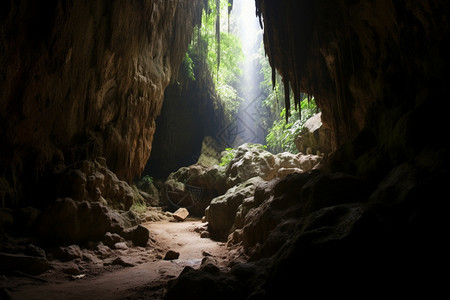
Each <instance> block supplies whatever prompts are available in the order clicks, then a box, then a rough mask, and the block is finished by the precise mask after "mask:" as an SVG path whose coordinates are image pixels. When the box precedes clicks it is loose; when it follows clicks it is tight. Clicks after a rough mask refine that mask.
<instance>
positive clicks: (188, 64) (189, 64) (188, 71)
mask: <svg viewBox="0 0 450 300" xmlns="http://www.w3.org/2000/svg"><path fill="white" fill-rule="evenodd" d="M181 70H182V72H183V73H184V74H185V75H186V77H187V78H189V79H191V80H192V81H194V80H195V73H194V61H193V60H192V58H191V56H190V55H189V52H186V56H185V57H184V60H183V63H182V64H181Z"/></svg>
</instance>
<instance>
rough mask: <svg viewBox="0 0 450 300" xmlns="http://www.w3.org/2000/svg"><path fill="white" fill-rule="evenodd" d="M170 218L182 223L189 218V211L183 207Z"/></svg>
mask: <svg viewBox="0 0 450 300" xmlns="http://www.w3.org/2000/svg"><path fill="white" fill-rule="evenodd" d="M172 216H173V218H174V219H175V220H177V221H181V222H182V221H184V220H186V218H187V217H188V216H189V211H188V210H187V209H186V208H184V207H180V208H179V209H177V210H176V211H175V212H174V213H173V214H172Z"/></svg>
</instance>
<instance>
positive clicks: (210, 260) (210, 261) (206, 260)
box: [200, 256, 217, 268]
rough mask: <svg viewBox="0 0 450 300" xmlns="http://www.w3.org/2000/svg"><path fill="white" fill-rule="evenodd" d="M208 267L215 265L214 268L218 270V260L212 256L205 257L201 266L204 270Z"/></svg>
mask: <svg viewBox="0 0 450 300" xmlns="http://www.w3.org/2000/svg"><path fill="white" fill-rule="evenodd" d="M207 265H213V266H216V268H217V261H216V259H215V258H214V257H212V256H205V257H203V259H202V262H201V264H200V267H201V268H203V267H205V266H207Z"/></svg>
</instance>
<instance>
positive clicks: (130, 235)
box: [122, 225, 150, 247]
mask: <svg viewBox="0 0 450 300" xmlns="http://www.w3.org/2000/svg"><path fill="white" fill-rule="evenodd" d="M122 236H123V237H124V238H125V239H127V240H132V241H133V244H134V245H135V246H140V247H145V246H147V242H148V240H149V238H150V231H149V230H148V229H147V228H146V227H144V226H142V225H137V226H136V227H132V228H128V229H126V230H124V232H123V234H122Z"/></svg>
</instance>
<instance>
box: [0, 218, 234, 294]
mask: <svg viewBox="0 0 450 300" xmlns="http://www.w3.org/2000/svg"><path fill="white" fill-rule="evenodd" d="M143 225H144V226H146V227H147V228H148V229H149V230H150V238H151V244H152V246H151V247H147V248H142V247H137V248H135V247H132V248H129V249H128V250H127V251H123V250H122V251H116V253H118V254H119V256H120V257H121V259H122V261H125V262H127V263H129V264H130V265H133V266H131V267H123V266H120V267H117V266H116V267H115V268H109V269H108V268H105V267H103V268H102V267H101V266H100V267H99V264H98V263H97V264H92V265H87V266H83V270H84V273H85V274H84V275H86V276H84V277H83V278H81V279H76V280H73V277H72V280H71V279H70V278H71V277H69V276H67V275H62V273H61V272H59V271H58V270H60V269H63V268H64V265H67V264H68V263H57V262H55V263H54V268H55V269H54V270H53V271H51V272H47V273H44V274H42V275H41V276H39V277H40V278H42V279H45V280H47V281H48V282H41V281H38V280H35V279H30V278H24V277H9V278H6V277H4V278H3V279H0V288H1V287H6V288H7V290H8V291H9V294H10V296H11V298H12V299H21V300H22V299H161V297H162V295H163V294H164V292H165V287H166V284H167V282H168V281H169V280H170V279H173V278H175V277H177V276H178V275H179V274H180V272H181V271H182V270H183V269H184V267H186V266H191V267H193V268H199V267H200V266H201V263H202V260H203V259H204V258H205V257H209V258H208V260H211V259H212V260H213V261H215V264H216V265H217V266H219V267H220V268H226V265H227V262H228V259H229V256H230V252H229V250H228V249H227V248H226V246H225V244H224V243H220V242H215V241H212V240H211V239H209V238H201V237H200V232H201V231H204V230H205V226H206V224H205V223H201V221H200V220H195V219H188V220H186V221H184V222H170V221H160V222H150V223H146V224H143ZM168 250H173V251H176V252H179V253H180V255H179V258H178V259H175V260H164V259H163V258H164V255H165V253H166V252H167V251H168ZM116 258H117V257H116ZM70 263H72V264H73V262H70ZM100 263H101V262H100ZM103 264H105V261H103ZM90 268H91V269H90ZM0 298H1V297H0Z"/></svg>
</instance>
